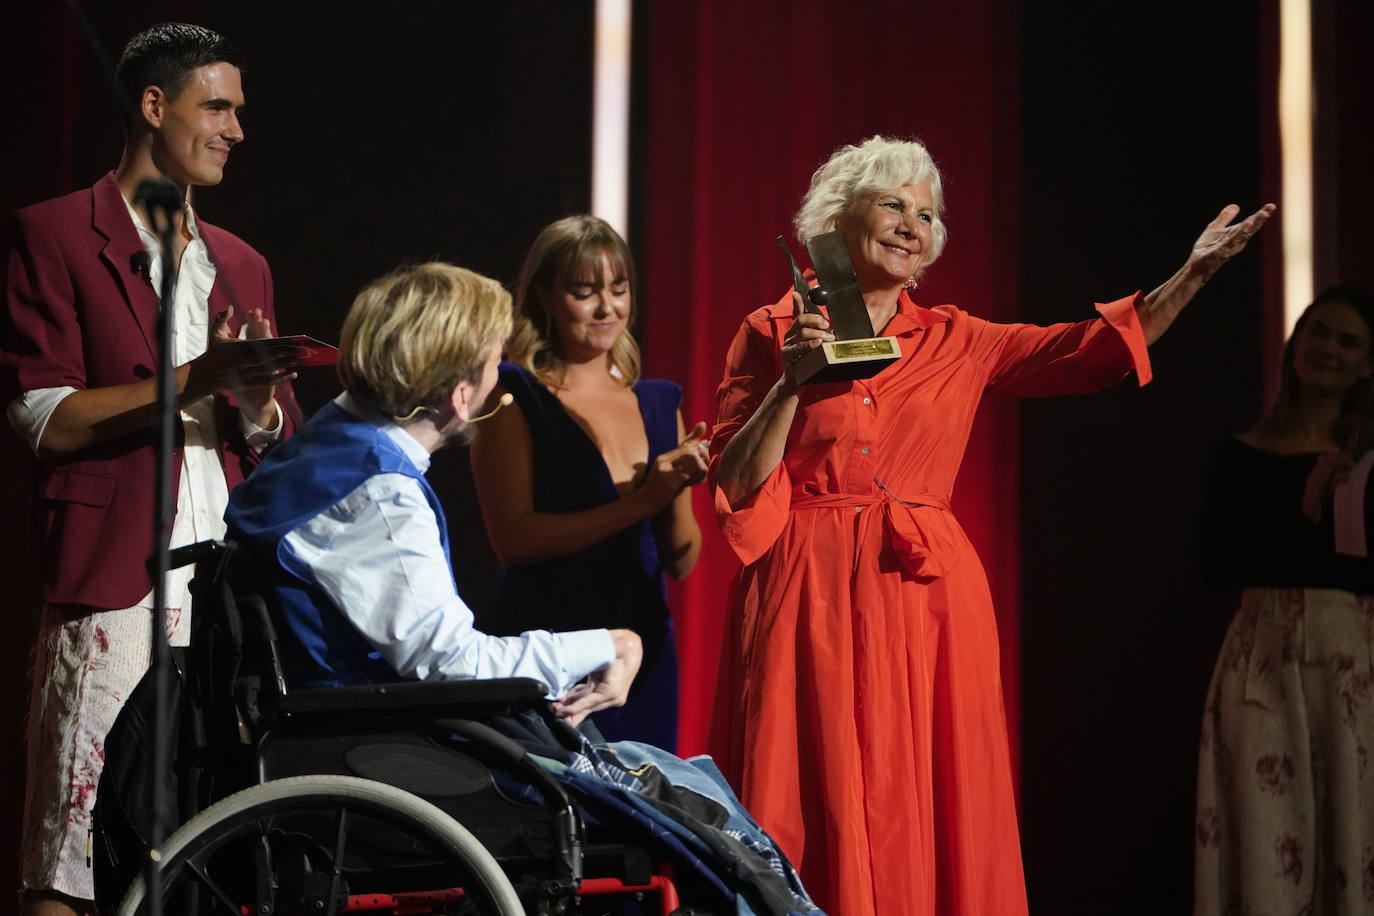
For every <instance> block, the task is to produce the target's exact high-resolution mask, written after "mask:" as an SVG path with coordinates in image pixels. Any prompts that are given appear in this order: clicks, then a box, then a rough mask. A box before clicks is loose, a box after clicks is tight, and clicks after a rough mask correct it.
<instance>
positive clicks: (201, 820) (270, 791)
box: [115, 775, 525, 916]
mask: <svg viewBox="0 0 1374 916" xmlns="http://www.w3.org/2000/svg"><path fill="white" fill-rule="evenodd" d="M324 815H329V816H332V818H333V824H334V825H335V833H334V836H332V837H327V838H326V839H327V840H330V841H331V843H332V845H333V847H334V848H333V849H332V850H331V849H327V848H325V846H326V845H328V844H321V843H318V842H316V843H313V844H310V843H309V841H308V840H307V841H304V843H303V841H302V837H301V836H300V835H298V834H295V833H292V832H291V828H294V827H296V826H297V825H295V824H294V823H293V822H292V820H291V819H292V818H303V819H304V820H305V821H307V822H311V823H313V824H314V825H318V824H319V823H320V822H321V817H322V816H324ZM378 824H380V825H382V826H383V827H384V828H389V829H390V830H391V831H393V832H394V835H396V836H402V835H404V836H407V837H409V838H410V839H411V840H412V841H418V842H419V844H420V846H421V848H422V849H423V850H424V853H425V854H426V855H429V856H433V855H435V854H437V855H438V856H439V857H440V860H439V861H437V862H433V863H431V864H430V865H429V866H428V869H429V871H430V872H435V873H442V874H445V875H447V876H449V877H451V878H455V877H456V878H458V879H459V880H456V881H454V880H445V881H444V882H442V883H440V884H435V885H432V888H433V889H438V888H454V887H462V889H463V896H464V899H465V902H466V903H467V904H468V908H465V909H469V908H470V911H471V912H474V913H481V914H491V916H523V914H524V912H525V911H524V908H523V907H522V906H521V903H520V900H519V898H518V896H517V895H516V892H515V889H514V887H513V886H512V885H511V883H510V881H509V879H507V877H506V875H505V873H504V872H503V871H502V870H501V867H500V866H499V865H498V864H497V862H496V860H495V859H494V858H493V857H492V855H491V853H490V852H488V851H487V849H486V847H484V846H483V845H482V844H481V842H480V841H479V840H477V839H476V838H475V837H474V836H473V835H472V834H471V833H470V832H469V831H468V830H467V829H466V828H464V827H463V826H462V825H461V824H459V823H458V822H457V821H455V820H454V819H453V818H452V817H450V816H449V815H448V814H446V813H445V812H443V811H441V810H440V809H439V808H437V807H435V806H434V805H432V804H430V803H429V802H427V801H425V800H423V799H421V798H418V797H416V796H415V795H412V794H411V793H409V792H406V791H404V790H401V789H397V788H395V787H393V786H389V785H386V784H385V783H380V782H375V781H373V780H369V779H359V778H357V777H353V776H332V775H327V776H296V777H291V778H287V779H278V780H273V781H271V782H266V783H263V784H261V785H257V786H253V787H251V788H248V789H245V790H243V791H241V792H238V793H235V794H234V795H230V796H228V797H227V798H224V799H222V800H221V801H219V802H217V803H215V804H214V805H212V806H210V807H209V808H206V809H205V810H204V811H202V812H200V813H199V814H197V815H196V816H195V817H193V818H191V819H190V820H189V821H187V822H186V823H185V824H183V825H182V826H181V827H180V828H179V829H178V830H177V831H176V832H175V833H173V834H172V835H171V836H170V837H168V838H167V841H166V842H165V843H164V844H163V845H162V848H161V849H160V850H159V856H160V861H161V862H162V868H161V882H162V898H163V900H164V912H168V913H171V912H180V910H179V909H177V908H175V907H176V904H175V903H174V902H173V901H175V900H176V899H177V897H176V895H178V894H181V893H183V892H185V891H186V890H187V889H188V888H194V889H195V892H196V893H198V894H199V895H200V896H201V899H202V900H203V901H204V902H205V904H206V906H205V907H202V909H203V910H204V911H206V912H214V913H224V914H239V916H242V914H244V913H260V914H261V916H279V914H285V913H289V912H290V911H291V907H290V906H287V907H286V908H282V907H280V906H277V905H276V904H275V903H274V904H273V907H270V908H268V909H267V910H266V911H264V910H263V909H262V908H260V906H259V904H260V903H261V902H263V901H261V900H259V899H256V898H257V897H259V896H260V894H253V895H252V896H253V897H254V899H249V900H241V899H236V897H235V894H234V893H232V892H231V890H232V889H229V888H226V886H225V885H226V883H230V884H232V883H233V882H238V883H239V884H240V885H241V884H242V882H243V881H244V876H243V874H242V871H241V869H240V870H238V871H237V872H235V873H233V874H227V875H220V874H217V873H216V871H215V869H216V868H217V867H218V866H217V863H216V857H217V856H219V855H221V854H225V855H230V856H237V858H233V859H231V861H233V862H235V863H237V864H240V865H241V864H242V861H243V859H242V844H244V843H245V842H247V843H256V844H257V847H260V848H262V849H268V848H269V846H270V844H271V843H272V842H273V841H276V842H278V843H280V842H283V841H287V842H288V843H289V844H294V845H292V846H291V848H290V849H288V850H287V852H288V853H300V852H301V847H302V846H303V845H310V848H311V851H312V852H313V853H314V854H315V856H316V857H319V858H323V859H324V866H325V867H326V868H329V869H330V877H329V879H328V880H329V882H330V883H329V884H328V888H327V890H326V892H325V893H323V894H317V895H316V896H315V897H314V898H313V899H312V903H313V906H312V907H311V908H310V909H311V912H318V913H320V914H328V913H338V912H345V911H346V909H347V908H345V907H343V906H340V905H339V904H340V901H341V900H342V899H344V895H343V892H344V890H345V888H344V873H345V871H346V869H345V863H346V862H347V861H348V858H349V856H350V854H352V853H353V850H350V849H349V848H348V842H349V840H350V839H354V840H357V841H360V842H363V843H366V842H367V841H368V839H369V838H368V836H367V835H366V831H365V830H364V831H361V832H356V831H355V833H354V835H353V836H352V837H350V830H351V829H352V828H354V827H360V828H361V827H365V826H367V825H378ZM235 844H239V845H238V846H235ZM231 850H232V851H231ZM270 854H271V853H269V855H270ZM260 861H261V860H258V862H259V864H260ZM268 867H269V869H270V868H274V867H275V865H269V866H268ZM322 875H323V872H317V873H316V877H317V881H318V880H324V879H323V878H322V877H321V876H322ZM145 881H146V875H143V874H140V875H139V877H138V878H137V879H136V880H135V881H134V883H133V884H132V885H131V886H130V888H129V890H128V892H127V893H126V894H125V896H124V899H123V901H122V902H121V903H120V905H119V907H118V909H117V910H116V911H115V912H116V916H136V914H140V913H146V912H147V911H148V907H147V902H146V900H145V898H146V896H147V889H146V885H145ZM264 882H266V883H264ZM276 883H277V876H276V875H275V874H270V875H266V876H264V875H261V874H259V875H257V876H256V877H255V885H256V887H258V888H259V889H261V888H263V887H266V886H271V887H272V890H271V891H269V892H268V895H269V898H270V899H272V900H275V899H276ZM398 890H399V891H400V892H401V893H403V894H407V895H409V894H414V893H416V892H418V891H420V890H422V888H417V887H402V888H398ZM239 896H242V890H241V889H239ZM317 901H318V902H317ZM288 903H289V901H288ZM450 905H451V904H450ZM169 907H171V908H169Z"/></svg>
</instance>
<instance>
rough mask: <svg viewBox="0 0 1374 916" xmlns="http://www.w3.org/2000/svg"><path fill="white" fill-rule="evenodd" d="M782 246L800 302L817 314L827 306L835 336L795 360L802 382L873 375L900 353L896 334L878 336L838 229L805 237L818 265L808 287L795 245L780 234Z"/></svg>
mask: <svg viewBox="0 0 1374 916" xmlns="http://www.w3.org/2000/svg"><path fill="white" fill-rule="evenodd" d="M778 245H779V246H780V247H781V248H782V250H783V251H784V252H785V253H786V254H787V261H788V263H789V264H790V265H791V266H792V284H793V286H795V287H796V289H797V292H799V293H801V294H802V306H803V307H804V308H805V309H806V310H807V311H808V312H812V313H814V314H817V315H819V314H822V312H821V310H820V308H819V306H822V305H824V306H825V307H826V312H827V313H828V315H827V317H828V318H829V320H830V326H831V328H832V329H833V330H834V332H835V338H836V339H835V340H832V341H826V342H825V343H823V344H821V345H820V346H819V347H817V348H816V349H814V350H812V351H811V352H810V353H808V354H806V356H804V357H802V359H801V360H800V361H799V362H798V363H797V366H796V373H797V379H798V381H800V382H801V383H802V384H803V385H813V384H818V383H821V382H845V381H851V380H853V379H860V378H872V377H873V376H875V375H877V374H878V373H879V372H881V371H883V369H885V368H887V367H888V366H890V365H892V364H893V363H895V362H896V361H897V360H899V359H901V357H902V350H901V347H899V346H898V345H897V338H895V337H874V336H873V322H872V321H871V320H870V319H869V317H868V308H867V307H866V306H865V305H864V297H863V293H861V292H859V280H858V278H857V277H855V276H854V264H853V262H852V261H850V260H849V251H848V249H846V248H845V246H844V238H843V236H841V235H840V233H839V231H838V230H837V231H835V232H823V233H821V234H820V235H813V236H811V238H809V239H807V240H806V250H807V251H808V252H809V253H810V255H811V264H812V266H813V267H814V268H815V270H816V280H817V281H818V282H817V284H816V285H815V286H812V287H810V288H808V286H807V282H806V277H805V276H804V275H803V274H802V272H801V269H800V268H798V267H797V261H796V259H795V258H793V257H792V250H791V249H790V248H788V247H787V242H786V241H784V240H783V237H782V236H778Z"/></svg>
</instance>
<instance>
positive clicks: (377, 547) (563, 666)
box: [280, 474, 615, 698]
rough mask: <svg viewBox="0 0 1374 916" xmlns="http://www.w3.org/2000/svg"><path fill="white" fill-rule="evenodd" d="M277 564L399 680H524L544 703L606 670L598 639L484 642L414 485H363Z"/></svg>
mask: <svg viewBox="0 0 1374 916" xmlns="http://www.w3.org/2000/svg"><path fill="white" fill-rule="evenodd" d="M280 560H281V562H282V564H283V565H284V566H285V567H286V568H287V569H288V570H289V571H291V572H292V573H294V574H295V575H298V576H300V577H301V578H303V579H305V580H306V581H309V582H313V583H314V584H315V585H316V586H318V587H319V588H320V589H321V590H322V591H323V592H324V593H325V595H326V596H328V598H329V599H330V600H331V601H332V602H333V603H334V605H335V607H337V608H338V609H339V610H340V612H341V613H342V614H343V616H344V617H345V618H346V619H347V620H348V621H349V622H350V623H351V624H352V625H353V626H354V627H356V628H357V630H358V632H359V633H361V634H362V635H363V637H364V638H365V639H366V640H367V641H368V642H369V643H371V644H372V645H373V646H374V647H375V648H376V649H377V651H378V652H379V653H381V656H382V658H383V659H385V660H386V662H387V663H388V664H390V665H391V666H392V667H393V668H394V669H396V672H397V673H398V674H400V675H401V676H403V677H413V678H419V679H421V680H449V679H459V678H498V677H528V678H533V679H535V680H537V681H540V682H542V683H543V684H544V685H545V687H546V688H547V693H548V696H549V697H550V698H557V697H561V696H563V695H565V694H566V693H567V692H568V690H569V689H570V688H571V687H572V686H573V685H574V684H576V683H577V682H578V681H580V680H582V679H583V678H584V677H586V676H587V675H588V674H590V673H591V672H593V671H597V670H600V669H602V668H605V667H606V666H608V665H610V664H611V663H612V662H613V661H614V660H615V644H614V641H613V640H612V638H611V635H610V633H609V632H608V631H607V630H579V631H575V632H568V633H551V632H549V631H547V630H531V631H529V632H526V633H522V634H520V635H519V636H490V635H488V634H486V633H482V632H480V631H479V630H477V629H476V626H475V621H474V619H473V614H472V611H471V609H470V608H468V606H467V605H466V604H465V603H464V602H463V599H462V598H461V597H460V596H459V594H458V590H457V588H456V586H455V585H454V581H453V573H452V571H451V569H450V566H449V562H448V558H447V556H445V553H444V549H443V545H442V543H441V542H440V539H439V527H438V520H437V519H436V517H435V515H434V511H433V510H432V509H431V508H430V506H429V503H428V502H427V501H426V499H425V495H424V492H423V491H422V490H421V488H420V485H419V483H418V482H416V481H415V480H414V479H413V478H410V477H407V476H405V475H402V474H379V475H377V476H375V477H372V478H370V479H369V480H367V481H366V482H365V483H363V484H362V485H361V486H359V487H358V488H357V489H356V490H354V491H353V492H352V493H351V494H349V495H348V496H347V497H345V498H344V499H343V500H342V501H340V502H339V503H338V504H336V505H335V506H333V507H332V508H331V509H329V510H328V511H326V512H323V513H321V514H320V515H318V516H316V517H314V518H313V519H310V520H309V521H307V522H305V523H304V524H302V525H300V526H298V527H297V528H296V529H295V530H293V531H292V532H291V533H290V534H288V535H287V536H286V537H285V538H284V539H283V540H282V546H281V553H280Z"/></svg>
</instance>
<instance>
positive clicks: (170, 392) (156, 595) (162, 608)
mask: <svg viewBox="0 0 1374 916" xmlns="http://www.w3.org/2000/svg"><path fill="white" fill-rule="evenodd" d="M140 203H141V204H143V206H144V208H145V210H146V212H147V214H148V219H149V221H150V222H151V224H152V225H151V227H150V228H151V229H152V230H153V232H155V233H156V234H157V236H158V238H159V240H160V241H161V244H162V286H161V289H160V290H159V291H158V303H159V311H158V322H157V326H158V372H157V380H158V394H157V411H156V415H155V419H154V422H153V429H154V430H155V431H156V437H157V466H156V471H155V474H154V485H155V486H154V493H155V496H154V500H153V555H152V561H151V563H150V567H151V570H152V573H153V613H152V624H151V625H152V641H151V650H152V659H151V670H152V672H153V679H154V688H153V721H152V729H151V732H152V735H151V738H152V745H153V762H152V773H151V774H150V776H151V779H152V789H153V791H152V806H153V810H152V811H151V812H150V815H151V817H150V828H151V835H150V836H149V837H148V841H149V848H148V863H147V866H146V868H147V871H146V875H145V882H144V883H145V886H146V887H147V890H148V893H147V896H146V897H145V898H144V899H145V900H147V901H148V912H149V913H150V914H151V916H161V914H162V855H161V852H160V850H159V849H158V847H159V846H160V845H161V844H162V841H163V839H165V838H166V834H167V829H166V828H167V824H166V820H167V810H168V804H169V799H168V798H167V791H166V789H167V786H166V781H165V780H164V779H163V778H162V776H163V774H164V773H166V772H167V768H168V765H169V763H168V758H169V756H170V755H169V752H168V751H169V749H168V743H169V742H168V740H167V738H168V732H169V729H168V719H169V716H168V712H169V710H168V706H169V702H168V696H167V689H168V669H169V668H170V667H171V647H170V645H169V643H168V639H167V597H168V596H167V572H168V567H169V559H168V557H169V554H170V548H171V543H170V539H171V535H172V512H173V507H174V506H175V502H174V498H173V496H172V492H171V491H172V456H173V454H174V451H175V449H174V443H175V435H176V425H175V424H176V423H177V405H176V399H177V385H176V366H175V364H174V357H173V354H172V330H173V325H174V320H175V319H174V316H173V314H172V310H173V302H172V296H173V292H174V291H175V289H176V276H177V263H176V256H175V254H174V249H173V247H172V243H173V236H174V234H175V232H176V229H177V215H178V214H179V213H181V210H182V207H183V205H184V201H183V199H182V196H181V190H180V189H179V188H177V186H176V185H174V184H172V183H171V182H169V181H166V180H161V181H159V180H154V179H148V180H145V181H143V182H140V183H139V186H138V189H137V190H136V191H135V192H134V204H135V205H138V204H140Z"/></svg>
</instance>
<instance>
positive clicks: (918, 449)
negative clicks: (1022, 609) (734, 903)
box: [711, 293, 1150, 916]
mask: <svg viewBox="0 0 1374 916" xmlns="http://www.w3.org/2000/svg"><path fill="white" fill-rule="evenodd" d="M1137 295H1138V294H1137ZM1135 299H1136V297H1134V296H1133V297H1130V298H1127V299H1122V300H1118V301H1117V302H1113V303H1110V304H1107V305H1099V306H1098V311H1099V312H1100V313H1101V317H1100V318H1097V319H1094V320H1091V321H1084V322H1079V323H1077V324H1059V325H1052V326H1050V327H1036V326H1033V325H1024V324H1010V325H1008V324H993V323H991V322H988V321H984V320H982V319H980V318H975V317H974V316H972V315H970V314H968V313H967V312H965V311H962V310H961V309H958V308H955V307H953V306H940V307H938V308H935V309H926V308H921V307H920V306H917V305H916V304H914V303H913V302H911V301H910V299H908V298H907V296H906V294H905V293H904V294H903V295H902V298H901V301H900V303H899V308H898V312H897V314H896V316H895V317H894V318H893V319H892V321H891V322H890V323H889V324H888V326H887V328H886V329H885V330H884V332H883V333H885V334H888V335H892V336H895V337H897V338H898V341H899V343H900V345H901V348H902V358H901V359H900V360H899V361H898V362H897V363H895V364H894V365H892V366H889V367H888V368H887V369H885V370H884V371H883V372H881V373H879V374H878V375H877V376H876V377H874V378H872V379H869V380H867V381H859V382H835V383H830V384H822V385H809V386H805V387H803V388H802V390H801V404H800V406H799V408H798V410H797V415H796V418H795V419H794V420H793V423H792V428H791V430H790V432H789V433H788V437H787V447H786V451H785V454H784V457H783V460H782V462H781V463H780V464H779V465H778V467H777V468H775V469H774V471H773V473H772V474H771V475H770V476H769V477H768V479H767V480H766V481H765V482H764V483H763V485H762V486H761V487H760V488H759V489H758V490H757V491H756V492H755V493H754V495H753V497H752V498H751V499H750V500H749V502H748V503H747V504H746V505H743V506H740V507H738V508H736V509H734V510H732V509H731V508H730V505H729V503H728V501H727V500H726V499H725V497H724V495H723V493H722V492H721V491H720V489H719V487H717V488H716V491H715V501H716V511H717V514H718V517H719V520H720V524H721V528H722V530H723V532H724V534H725V537H726V540H727V541H728V542H729V543H730V545H731V547H732V548H733V549H734V550H735V552H736V554H737V555H738V556H739V558H740V560H741V562H742V563H743V567H742V568H741V569H740V570H739V572H738V573H737V574H736V576H735V580H734V582H733V584H732V588H731V593H730V604H729V611H728V624H727V634H726V642H725V645H724V647H723V655H722V666H721V675H720V681H719V684H718V687H717V694H716V709H715V716H714V725H713V731H712V736H711V744H712V748H711V749H712V752H713V753H714V754H715V756H716V758H717V760H718V761H719V762H720V764H721V766H722V768H723V769H724V770H725V772H726V774H727V776H728V777H729V778H730V780H731V782H732V784H733V785H734V786H735V787H736V788H738V789H739V794H740V797H741V799H742V800H743V802H744V804H745V805H746V806H747V807H748V808H749V810H750V811H751V812H752V813H753V815H754V816H755V817H756V818H757V819H758V821H759V822H760V824H762V826H763V827H764V829H765V830H767V831H768V832H769V833H771V834H772V835H773V837H774V838H775V839H777V840H778V842H779V843H780V844H781V845H782V848H783V849H784V850H785V851H786V852H787V854H788V856H789V857H790V858H791V859H792V860H793V862H794V863H795V864H796V865H797V866H798V867H799V869H800V871H801V875H802V878H803V881H804V882H805V884H806V888H807V890H808V891H809V892H810V893H811V895H812V896H813V897H814V898H815V900H816V902H817V904H818V905H819V906H820V907H821V908H822V909H824V910H825V911H826V912H827V913H829V914H830V916H863V914H881V916H893V914H918V916H920V914H937V913H938V914H960V916H1013V914H1023V913H1025V912H1026V896H1025V882H1024V878H1023V876H1022V871H1021V851H1020V841H1019V837H1018V833H1017V824H1016V807H1015V802H1014V799H1013V797H1012V779H1011V765H1010V758H1009V754H1008V747H1007V729H1006V718H1005V714H1004V712H1003V707H1002V684H1001V680H1000V677H999V675H998V646H997V625H996V621H995V619H994V617H993V607H992V598H991V595H990V594H989V591H988V585H987V579H986V577H985V576H984V574H983V568H982V565H981V564H980V563H979V561H978V557H977V555H976V554H975V553H974V551H973V547H972V545H971V544H970V543H969V540H968V538H967V537H966V536H965V534H964V531H963V529H962V528H960V526H959V523H958V522H957V521H956V520H955V518H954V516H953V514H952V513H951V512H950V511H949V500H950V494H951V492H952V490H953V488H954V478H955V474H956V472H957V471H958V469H959V462H960V460H961V459H962V458H963V454H964V448H965V445H966V444H967V441H968V436H969V429H970V427H971V425H972V423H973V415H974V411H975V409H976V408H977V406H978V401H979V399H980V398H981V397H982V395H983V392H984V391H999V392H1005V393H1011V394H1016V395H1024V396H1036V395H1050V394H1061V393H1071V392H1085V391H1093V390H1097V389H1100V388H1103V387H1105V386H1107V385H1110V384H1112V383H1114V382H1117V381H1119V380H1120V379H1122V378H1123V377H1124V376H1125V375H1126V374H1127V373H1128V372H1129V371H1130V370H1132V369H1134V370H1135V371H1136V374H1137V376H1138V377H1139V379H1140V382H1141V384H1144V383H1145V382H1146V381H1148V380H1149V375H1150V364H1149V358H1148V356H1147V355H1146V351H1145V341H1144V338H1143V336H1142V334H1141V331H1140V326H1139V323H1138V322H1137V320H1136V314H1135V308H1134V303H1135ZM791 323H792V306H791V298H790V293H789V295H788V296H785V297H783V299H782V300H780V301H779V302H778V303H777V304H775V305H773V306H771V307H767V308H763V309H759V310H758V311H756V312H754V313H753V314H751V315H750V316H749V317H748V318H747V319H745V321H744V324H743V325H742V326H741V328H740V331H739V333H738V334H737V335H736V337H735V340H734V342H733V343H732V345H731V347H730V352H729V356H728V358H727V365H726V370H725V378H724V380H723V381H722V382H721V385H720V389H719V390H718V392H717V400H718V403H719V419H718V422H717V424H716V427H715V429H714V430H713V432H712V435H711V449H712V452H713V456H714V458H715V460H718V458H719V454H720V451H721V449H723V448H724V446H725V444H726V443H727V442H728V441H729V440H730V438H731V436H733V435H734V434H735V432H736V431H737V430H738V429H739V428H740V426H742V425H743V424H744V423H745V422H746V421H747V420H748V419H749V417H751V416H752V415H753V413H754V411H755V409H756V408H757V406H758V404H759V403H760V402H761V401H762V399H763V397H764V395H765V394H766V393H767V392H768V390H769V388H770V387H772V385H773V384H774V382H775V381H776V380H777V379H778V377H779V376H780V375H781V374H782V360H781V354H780V348H781V345H782V339H783V335H784V334H785V333H786V332H787V329H788V327H789V326H790V325H791Z"/></svg>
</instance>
